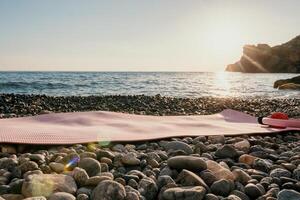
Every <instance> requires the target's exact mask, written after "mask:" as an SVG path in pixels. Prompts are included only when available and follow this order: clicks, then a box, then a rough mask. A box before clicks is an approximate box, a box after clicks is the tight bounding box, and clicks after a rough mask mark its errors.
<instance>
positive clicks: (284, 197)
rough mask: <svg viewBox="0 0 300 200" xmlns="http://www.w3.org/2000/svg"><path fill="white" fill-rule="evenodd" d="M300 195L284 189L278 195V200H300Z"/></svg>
mask: <svg viewBox="0 0 300 200" xmlns="http://www.w3.org/2000/svg"><path fill="white" fill-rule="evenodd" d="M299 199H300V193H299V192H296V191H295V190H287V189H283V190H281V191H280V192H279V193H278V197H277V200H299Z"/></svg>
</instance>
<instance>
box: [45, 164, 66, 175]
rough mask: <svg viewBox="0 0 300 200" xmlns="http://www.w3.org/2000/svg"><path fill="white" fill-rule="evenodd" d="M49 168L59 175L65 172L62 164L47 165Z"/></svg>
mask: <svg viewBox="0 0 300 200" xmlns="http://www.w3.org/2000/svg"><path fill="white" fill-rule="evenodd" d="M49 167H50V168H51V169H52V170H53V171H55V172H56V173H61V172H63V171H64V170H65V166H64V165H63V164H62V163H57V162H51V163H49Z"/></svg>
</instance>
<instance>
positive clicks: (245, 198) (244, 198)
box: [231, 190, 250, 200]
mask: <svg viewBox="0 0 300 200" xmlns="http://www.w3.org/2000/svg"><path fill="white" fill-rule="evenodd" d="M231 194H233V195H235V196H237V197H239V198H240V199H241V200H250V198H249V197H248V196H247V195H246V194H245V193H243V192H241V191H239V190H233V191H232V192H231Z"/></svg>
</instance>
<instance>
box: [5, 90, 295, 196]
mask: <svg viewBox="0 0 300 200" xmlns="http://www.w3.org/2000/svg"><path fill="white" fill-rule="evenodd" d="M227 108H230V109H235V110H239V111H243V112H245V113H248V114H251V115H254V116H267V115H269V114H270V113H272V112H276V111H278V112H285V113H287V114H288V115H289V116H290V117H295V118H299V117H300V99H297V98H289V99H279V98H274V99H262V98H248V99H247V98H216V97H201V98H191V99H189V98H174V97H164V96H161V95H156V96H144V95H138V96H119V95H114V96H86V97H82V96H66V97H63V96H56V97H53V96H46V95H21V94H18V95H17V94H0V118H12V117H24V116H32V115H38V114H47V113H51V112H78V111H94V110H104V111H114V112H125V113H134V114H145V115H194V114H199V115H200V114H201V115H203V114H213V113H218V112H220V111H222V110H224V109H227ZM0 128H1V127H0ZM0 145H1V153H0V200H1V199H7V200H19V199H27V200H45V199H50V200H75V199H78V200H89V199H91V200H139V199H140V200H156V199H159V200H173V199H174V200H194V199H195V200H255V199H258V200H276V199H278V200H299V199H300V132H286V133H281V134H272V135H264V136H262V135H255V136H254V135H244V136H236V137H225V136H223V135H222V133H220V135H217V136H208V137H206V136H199V137H184V138H169V139H164V140H154V141H147V142H135V143H109V142H106V143H103V142H97V143H90V144H77V145H71V146H39V145H34V146H28V145H14V144H0Z"/></svg>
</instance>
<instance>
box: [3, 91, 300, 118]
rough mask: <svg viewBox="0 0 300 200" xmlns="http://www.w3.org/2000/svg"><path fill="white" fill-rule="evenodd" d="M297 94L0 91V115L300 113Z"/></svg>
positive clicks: (292, 115)
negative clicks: (177, 95)
mask: <svg viewBox="0 0 300 200" xmlns="http://www.w3.org/2000/svg"><path fill="white" fill-rule="evenodd" d="M299 105H300V98H291V99H284V98H283V99H278V98H274V99H271V98H267V99H265V98H231V97H230V98H229V97H228V98H215V97H201V98H173V97H164V96H161V95H156V96H145V95H136V96H121V95H113V96H65V97H64V96H58V97H54V96H46V95H23V94H0V118H9V117H22V116H31V115H37V114H45V113H50V112H77V111H92V110H93V111H94V110H103V111H114V112H125V113H134V114H145V115H194V114H201V115H207V114H214V113H218V112H221V111H222V110H224V109H227V108H230V109H234V110H239V111H242V112H245V113H248V114H251V115H255V116H267V115H269V114H270V113H272V112H275V111H279V112H285V113H287V114H288V115H289V116H290V117H300V106H299Z"/></svg>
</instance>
